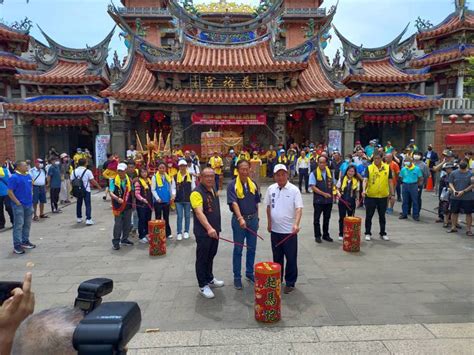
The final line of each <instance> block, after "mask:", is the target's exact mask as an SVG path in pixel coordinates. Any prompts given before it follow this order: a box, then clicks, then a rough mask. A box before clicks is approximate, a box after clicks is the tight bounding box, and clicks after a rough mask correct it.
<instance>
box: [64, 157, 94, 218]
mask: <svg viewBox="0 0 474 355" xmlns="http://www.w3.org/2000/svg"><path fill="white" fill-rule="evenodd" d="M86 164H87V160H86V159H84V158H81V159H79V161H78V163H77V165H78V167H77V168H76V169H75V170H74V171H73V173H72V174H71V181H73V180H74V179H76V178H77V179H81V180H82V185H83V186H84V189H85V191H84V194H83V195H82V196H79V197H78V198H77V204H76V217H77V223H82V203H83V202H84V204H85V205H86V225H88V226H92V225H93V224H94V221H93V220H92V206H91V184H92V185H94V186H95V187H97V188H98V189H99V190H100V189H101V187H100V185H99V183H98V182H97V181H95V180H94V174H92V171H90V170H89V169H87V168H86Z"/></svg>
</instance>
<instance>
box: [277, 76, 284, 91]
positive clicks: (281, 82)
mask: <svg viewBox="0 0 474 355" xmlns="http://www.w3.org/2000/svg"><path fill="white" fill-rule="evenodd" d="M276 87H277V89H284V88H285V80H284V76H283V73H278V75H277V79H276Z"/></svg>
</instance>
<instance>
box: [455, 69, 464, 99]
mask: <svg viewBox="0 0 474 355" xmlns="http://www.w3.org/2000/svg"><path fill="white" fill-rule="evenodd" d="M456 97H459V98H461V99H462V98H463V97H464V75H460V76H458V81H457V85H456Z"/></svg>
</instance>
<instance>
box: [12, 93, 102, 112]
mask: <svg viewBox="0 0 474 355" xmlns="http://www.w3.org/2000/svg"><path fill="white" fill-rule="evenodd" d="M4 107H5V109H6V110H8V111H9V112H22V113H34V114H48V115H51V114H78V113H79V114H84V113H93V112H105V111H106V110H107V109H108V101H107V100H106V99H102V98H99V97H95V96H88V95H58V96H36V97H30V98H27V99H24V100H22V101H21V102H12V103H6V104H4Z"/></svg>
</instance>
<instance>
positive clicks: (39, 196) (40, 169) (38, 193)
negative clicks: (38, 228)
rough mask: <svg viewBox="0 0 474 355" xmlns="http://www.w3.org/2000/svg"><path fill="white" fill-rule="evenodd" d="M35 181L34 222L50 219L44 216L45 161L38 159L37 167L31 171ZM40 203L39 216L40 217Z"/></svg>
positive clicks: (36, 161)
mask: <svg viewBox="0 0 474 355" xmlns="http://www.w3.org/2000/svg"><path fill="white" fill-rule="evenodd" d="M30 175H31V178H32V179H33V220H34V221H38V220H39V219H40V218H48V216H47V215H45V214H44V204H45V203H46V170H44V162H43V159H36V160H35V166H34V167H33V168H32V169H31V170H30ZM38 203H39V205H40V206H39V216H38Z"/></svg>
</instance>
